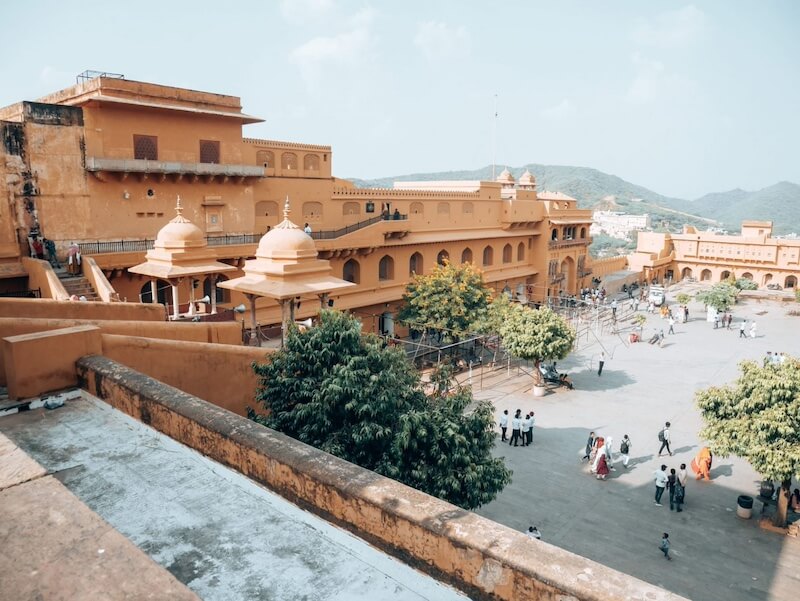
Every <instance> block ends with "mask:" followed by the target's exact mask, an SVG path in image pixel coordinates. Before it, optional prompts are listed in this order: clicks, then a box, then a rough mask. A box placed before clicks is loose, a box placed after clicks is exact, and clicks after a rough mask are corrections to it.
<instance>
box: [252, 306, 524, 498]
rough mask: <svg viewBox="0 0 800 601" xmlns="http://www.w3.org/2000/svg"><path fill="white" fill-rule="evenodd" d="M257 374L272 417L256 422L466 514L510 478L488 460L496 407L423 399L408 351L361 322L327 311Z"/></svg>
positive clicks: (439, 395) (447, 397) (454, 394)
mask: <svg viewBox="0 0 800 601" xmlns="http://www.w3.org/2000/svg"><path fill="white" fill-rule="evenodd" d="M253 368H254V369H255V371H256V373H257V374H258V376H259V378H260V383H259V389H258V392H257V394H256V399H257V400H258V401H259V402H260V403H261V404H262V405H263V407H264V408H265V409H266V410H267V414H266V415H258V416H257V415H253V414H251V417H252V418H253V419H255V420H256V421H258V422H260V423H262V424H264V425H266V426H268V427H270V428H273V429H276V430H279V431H281V432H284V433H285V434H288V435H289V436H292V437H293V438H296V439H297V440H300V441H302V442H305V443H308V444H310V445H312V446H315V447H317V448H319V449H321V450H323V451H326V452H329V453H331V454H333V455H336V456H338V457H341V458H343V459H346V460H347V461H351V462H353V463H357V464H358V465H360V466H362V467H365V468H367V469H371V470H374V471H376V472H378V473H380V474H383V475H386V476H389V477H391V478H395V479H396V480H399V481H401V482H404V483H406V484H409V485H410V486H413V487H415V488H418V489H419V490H422V491H424V492H427V493H430V494H432V495H435V496H437V497H440V498H442V499H444V500H447V501H450V502H452V503H455V504H457V505H459V506H461V507H464V508H466V509H473V508H475V507H478V506H480V505H482V504H484V503H488V502H489V501H491V500H492V499H494V497H495V496H496V495H497V493H499V492H500V491H501V490H502V489H503V487H504V486H505V485H506V484H508V482H510V480H511V472H510V471H509V470H508V469H507V468H506V467H505V464H504V462H503V460H502V459H495V458H493V457H492V456H491V448H492V445H493V444H494V433H493V428H492V424H493V421H494V418H493V409H492V406H491V404H490V403H489V402H487V401H478V402H475V401H473V399H472V394H471V392H470V391H469V390H468V389H458V388H457V389H456V390H454V391H448V386H447V385H443V386H436V387H435V388H436V392H434V394H433V395H431V396H426V395H425V393H424V391H423V387H422V385H421V382H420V378H419V375H418V373H417V372H416V371H415V370H414V369H413V367H412V366H411V364H410V363H409V362H408V360H407V359H406V357H405V354H404V353H403V352H402V350H400V349H398V348H391V347H387V346H386V345H385V344H384V342H383V341H382V340H380V339H379V338H377V337H375V336H373V335H365V334H362V332H361V323H360V322H359V321H358V319H356V318H355V317H352V316H350V315H346V314H343V313H340V312H336V311H323V312H322V313H321V315H320V324H319V325H318V326H316V327H313V328H310V329H309V330H308V331H306V332H302V333H301V332H299V331H297V330H296V329H292V330H291V331H290V333H289V335H288V338H287V341H286V347H285V349H283V350H281V351H278V352H276V353H274V354H273V355H271V357H270V362H269V363H264V364H254V366H253ZM442 377H444V376H442ZM468 406H470V407H473V406H474V409H472V411H470V412H468V413H467V412H466V408H467V407H468Z"/></svg>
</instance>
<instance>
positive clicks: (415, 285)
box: [398, 262, 492, 340]
mask: <svg viewBox="0 0 800 601" xmlns="http://www.w3.org/2000/svg"><path fill="white" fill-rule="evenodd" d="M491 297H492V294H491V291H490V290H489V289H488V288H487V287H486V285H485V284H484V283H483V276H482V275H481V272H480V270H479V269H478V268H477V267H475V266H474V265H473V264H472V263H462V264H460V265H454V264H452V263H449V262H445V264H444V265H436V267H434V268H433V271H431V273H429V274H428V275H417V276H415V277H414V278H413V279H412V280H411V282H409V284H408V286H407V287H406V292H405V294H404V295H403V301H404V303H405V304H404V305H403V307H402V309H401V310H400V313H399V314H398V319H399V321H401V322H403V323H405V324H408V325H409V326H411V327H413V328H415V329H419V330H422V329H425V328H427V329H432V330H438V331H441V332H444V333H445V334H446V335H447V336H448V338H451V339H454V340H458V339H459V338H460V337H462V336H463V335H464V334H467V333H469V332H473V331H475V330H476V328H477V327H478V324H481V323H483V322H484V321H485V320H486V317H487V311H488V308H489V302H490V301H491Z"/></svg>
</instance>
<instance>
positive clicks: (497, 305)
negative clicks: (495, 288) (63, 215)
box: [473, 294, 513, 334]
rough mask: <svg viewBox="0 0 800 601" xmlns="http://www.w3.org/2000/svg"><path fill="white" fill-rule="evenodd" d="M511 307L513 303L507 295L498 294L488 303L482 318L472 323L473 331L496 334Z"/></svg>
mask: <svg viewBox="0 0 800 601" xmlns="http://www.w3.org/2000/svg"><path fill="white" fill-rule="evenodd" d="M512 307H513V303H512V302H511V301H510V300H509V298H508V295H506V294H498V295H497V296H495V297H494V298H493V299H492V301H491V302H490V303H489V307H488V308H487V310H486V313H485V314H484V315H483V316H482V319H480V320H477V321H476V322H475V323H474V324H473V326H474V328H475V331H476V332H479V333H481V334H498V333H499V332H500V328H501V327H502V326H503V323H504V322H505V321H506V319H507V318H508V313H509V311H511V308H512Z"/></svg>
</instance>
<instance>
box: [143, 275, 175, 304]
mask: <svg viewBox="0 0 800 601" xmlns="http://www.w3.org/2000/svg"><path fill="white" fill-rule="evenodd" d="M155 284H156V298H157V300H156V301H155V302H157V303H160V304H162V305H166V304H167V294H172V286H170V285H169V282H165V281H164V280H155ZM170 298H171V297H170ZM139 302H142V303H152V302H154V301H153V288H152V286H151V283H150V282H147V283H146V284H145V285H144V286H142V288H141V290H139Z"/></svg>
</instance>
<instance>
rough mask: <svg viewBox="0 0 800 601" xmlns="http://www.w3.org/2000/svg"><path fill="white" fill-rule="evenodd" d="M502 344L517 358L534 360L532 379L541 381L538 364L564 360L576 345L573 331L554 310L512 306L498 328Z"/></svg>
mask: <svg viewBox="0 0 800 601" xmlns="http://www.w3.org/2000/svg"><path fill="white" fill-rule="evenodd" d="M500 336H501V337H502V339H503V345H504V346H505V347H506V349H508V352H509V353H511V354H512V355H513V356H515V357H519V358H520V359H527V360H530V361H534V362H535V363H536V367H537V369H535V370H534V379H535V380H536V381H537V382H538V381H540V378H539V376H540V374H539V370H538V366H539V363H541V362H542V361H544V360H550V359H553V360H554V359H563V358H564V357H566V356H567V355H568V354H569V352H570V351H571V350H572V347H573V345H574V344H575V331H574V330H573V329H572V328H571V327H570V325H569V324H568V323H567V322H566V321H564V319H562V318H561V316H559V315H558V314H557V313H555V312H554V311H552V310H550V309H548V308H546V307H542V308H540V309H532V308H530V307H527V306H523V305H513V306H512V307H511V309H510V310H509V312H508V314H507V315H506V320H505V322H504V323H503V324H502V327H501V328H500Z"/></svg>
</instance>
